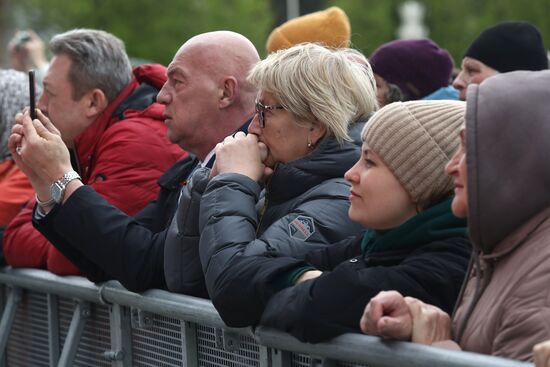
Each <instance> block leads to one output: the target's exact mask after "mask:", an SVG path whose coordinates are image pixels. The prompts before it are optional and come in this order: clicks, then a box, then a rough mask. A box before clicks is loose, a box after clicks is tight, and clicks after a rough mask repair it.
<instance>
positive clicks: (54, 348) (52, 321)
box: [47, 293, 59, 366]
mask: <svg viewBox="0 0 550 367" xmlns="http://www.w3.org/2000/svg"><path fill="white" fill-rule="evenodd" d="M47 298H48V349H49V360H50V366H57V363H58V362H59V312H58V303H57V302H58V297H57V296H56V295H55V294H51V293H48V296H47Z"/></svg>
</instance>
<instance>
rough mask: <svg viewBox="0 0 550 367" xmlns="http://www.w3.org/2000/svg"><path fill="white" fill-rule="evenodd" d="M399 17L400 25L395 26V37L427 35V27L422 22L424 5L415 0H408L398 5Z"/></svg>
mask: <svg viewBox="0 0 550 367" xmlns="http://www.w3.org/2000/svg"><path fill="white" fill-rule="evenodd" d="M398 12H399V17H400V18H401V25H400V26H399V28H397V38H402V39H409V38H426V37H428V33H429V31H428V27H426V26H425V25H424V24H423V21H424V13H425V12H426V9H425V7H424V5H422V4H420V3H419V2H417V1H414V0H410V1H406V2H404V3H402V4H401V5H399V9H398Z"/></svg>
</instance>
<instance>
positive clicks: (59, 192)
mask: <svg viewBox="0 0 550 367" xmlns="http://www.w3.org/2000/svg"><path fill="white" fill-rule="evenodd" d="M72 180H82V179H81V178H80V176H79V175H78V173H76V172H75V171H69V172H67V173H65V174H64V175H63V177H61V178H60V179H59V180H57V181H55V182H54V183H53V184H52V185H51V186H50V194H51V196H52V199H53V200H54V201H55V202H56V203H57V204H61V202H62V201H63V196H64V195H65V188H66V187H67V185H68V184H69V182H71V181H72Z"/></svg>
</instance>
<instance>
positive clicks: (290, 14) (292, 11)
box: [286, 0, 300, 20]
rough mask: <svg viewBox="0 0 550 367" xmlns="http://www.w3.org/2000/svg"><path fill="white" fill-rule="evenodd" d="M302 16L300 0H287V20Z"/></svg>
mask: <svg viewBox="0 0 550 367" xmlns="http://www.w3.org/2000/svg"><path fill="white" fill-rule="evenodd" d="M299 16H300V0H286V20H290V19H293V18H296V17H299Z"/></svg>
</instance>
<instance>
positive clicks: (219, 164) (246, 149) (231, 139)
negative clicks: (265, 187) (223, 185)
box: [210, 131, 273, 182]
mask: <svg viewBox="0 0 550 367" xmlns="http://www.w3.org/2000/svg"><path fill="white" fill-rule="evenodd" d="M267 155H268V148H267V146H266V145H265V144H264V143H262V142H260V141H258V137H257V136H256V135H254V134H248V135H247V134H245V133H244V132H242V131H239V132H237V133H236V134H235V135H233V136H228V137H226V138H225V139H224V141H223V142H221V143H218V144H217V145H216V160H215V162H214V166H213V167H212V171H211V173H210V177H214V176H216V175H218V174H221V173H230V172H231V173H239V174H242V175H245V176H248V177H249V178H251V179H252V180H254V181H257V182H262V181H264V180H265V179H266V178H267V177H268V176H270V175H271V174H272V173H273V170H272V169H271V168H270V167H267V166H266V165H265V164H264V163H263V162H264V161H265V159H266V158H267Z"/></svg>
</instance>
